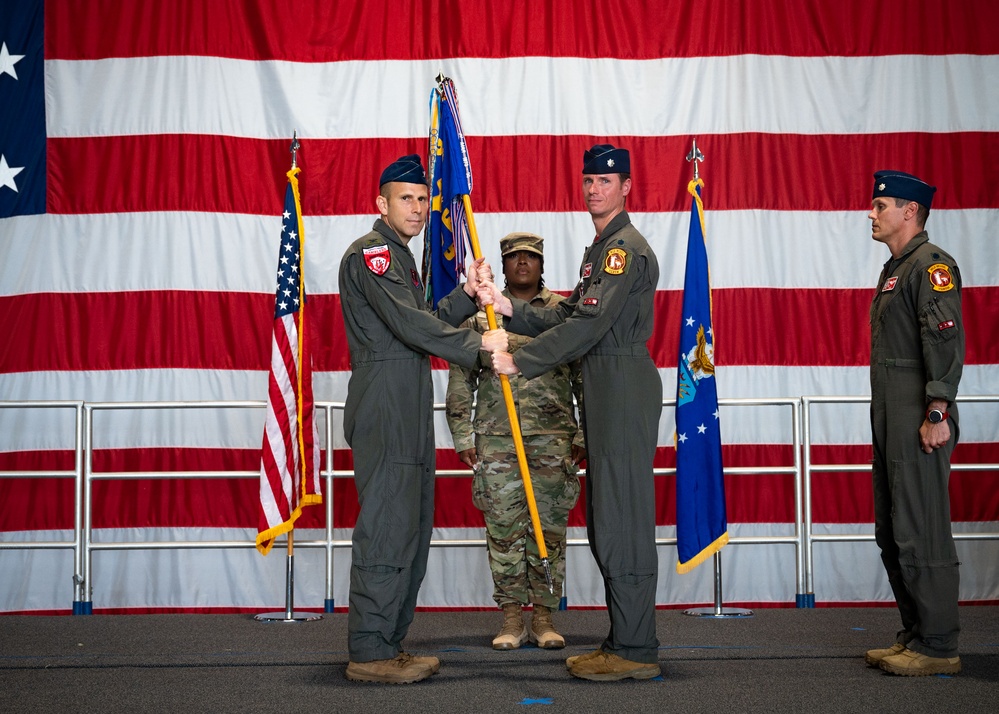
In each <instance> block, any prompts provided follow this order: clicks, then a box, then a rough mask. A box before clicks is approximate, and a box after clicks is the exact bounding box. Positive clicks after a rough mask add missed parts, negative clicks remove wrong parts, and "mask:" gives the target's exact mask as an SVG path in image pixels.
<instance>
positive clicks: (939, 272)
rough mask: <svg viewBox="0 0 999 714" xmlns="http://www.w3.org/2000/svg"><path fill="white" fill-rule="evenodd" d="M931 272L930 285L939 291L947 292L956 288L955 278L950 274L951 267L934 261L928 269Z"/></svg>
mask: <svg viewBox="0 0 999 714" xmlns="http://www.w3.org/2000/svg"><path fill="white" fill-rule="evenodd" d="M926 272H927V273H929V274H930V285H932V286H933V289H934V290H936V291H937V292H938V293H945V292H947V291H948V290H953V289H954V279H953V278H952V277H951V275H950V268H949V267H948V266H946V265H944V264H943V263H934V264H933V265H931V266H930V267H928V268H927V269H926Z"/></svg>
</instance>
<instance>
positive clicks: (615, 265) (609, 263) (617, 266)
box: [604, 248, 628, 275]
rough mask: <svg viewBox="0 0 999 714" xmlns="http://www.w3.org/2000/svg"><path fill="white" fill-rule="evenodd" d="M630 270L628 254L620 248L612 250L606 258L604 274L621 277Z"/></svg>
mask: <svg viewBox="0 0 999 714" xmlns="http://www.w3.org/2000/svg"><path fill="white" fill-rule="evenodd" d="M627 269H628V253H627V252H625V251H623V250H621V249H620V248H611V249H610V250H609V251H607V257H606V258H604V272H605V273H608V274H609V275H620V274H621V273H623V272H624V271H625V270H627Z"/></svg>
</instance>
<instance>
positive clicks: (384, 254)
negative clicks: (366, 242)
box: [362, 245, 392, 275]
mask: <svg viewBox="0 0 999 714" xmlns="http://www.w3.org/2000/svg"><path fill="white" fill-rule="evenodd" d="M362 252H363V253H364V264H365V265H367V266H368V270H370V271H371V272H372V273H374V274H375V275H385V272H386V271H387V270H388V269H389V266H390V265H392V254H391V253H390V252H389V247H388V246H387V245H376V246H374V247H372V248H364V249H363V250H362Z"/></svg>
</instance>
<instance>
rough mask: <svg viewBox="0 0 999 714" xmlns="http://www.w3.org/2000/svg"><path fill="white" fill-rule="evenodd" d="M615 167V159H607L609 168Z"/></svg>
mask: <svg viewBox="0 0 999 714" xmlns="http://www.w3.org/2000/svg"><path fill="white" fill-rule="evenodd" d="M613 167H614V159H607V168H613Z"/></svg>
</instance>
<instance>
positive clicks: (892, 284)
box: [881, 275, 898, 293]
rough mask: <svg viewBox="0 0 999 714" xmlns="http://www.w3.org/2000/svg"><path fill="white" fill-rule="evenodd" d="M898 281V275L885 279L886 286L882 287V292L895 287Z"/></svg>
mask: <svg viewBox="0 0 999 714" xmlns="http://www.w3.org/2000/svg"><path fill="white" fill-rule="evenodd" d="M897 282H898V276H897V275H893V276H892V277H890V278H888V279H887V280H885V286H884V287H883V288H881V292H883V293H886V292H889V291H891V290H894V289H895V283H897Z"/></svg>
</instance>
